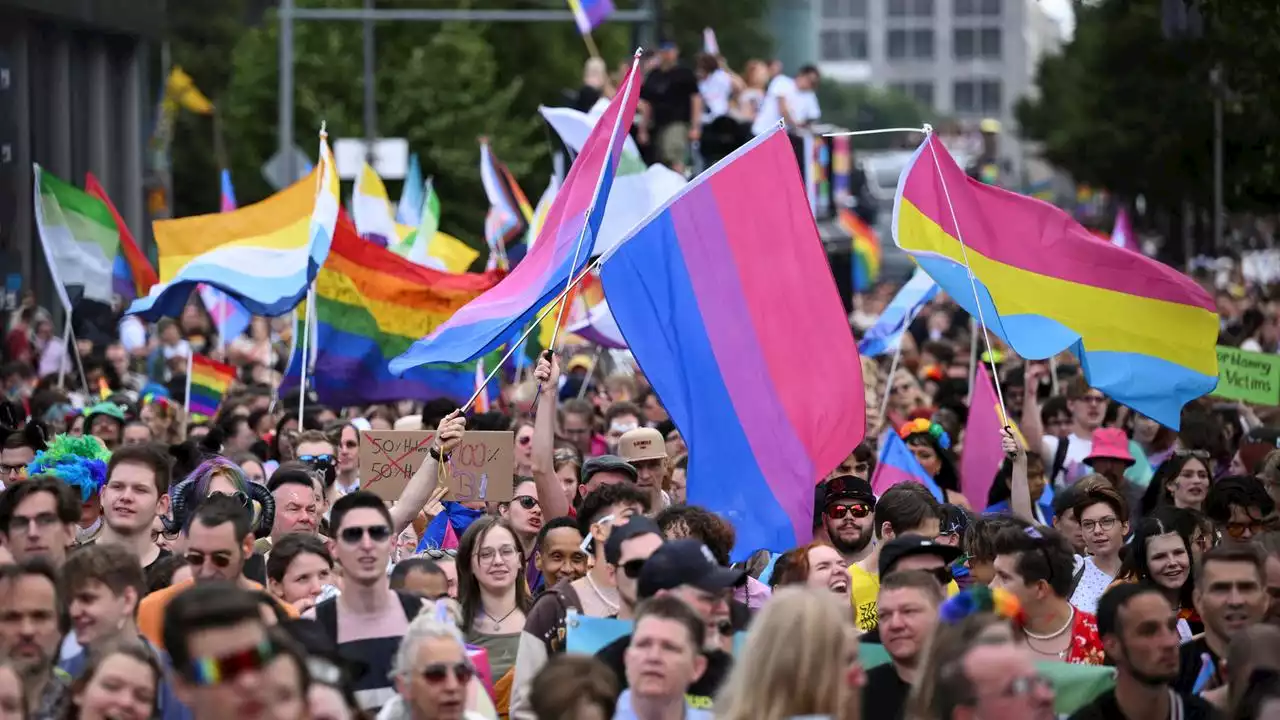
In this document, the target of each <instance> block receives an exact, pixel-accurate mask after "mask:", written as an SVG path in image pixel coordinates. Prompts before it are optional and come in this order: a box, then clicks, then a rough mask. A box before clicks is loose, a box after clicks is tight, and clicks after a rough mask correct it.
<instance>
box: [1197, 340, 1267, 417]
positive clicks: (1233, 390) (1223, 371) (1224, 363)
mask: <svg viewBox="0 0 1280 720" xmlns="http://www.w3.org/2000/svg"><path fill="white" fill-rule="evenodd" d="M1213 394H1214V395H1216V396H1218V397H1222V398H1229V399H1231V400H1243V401H1245V402H1247V403H1253V404H1255V405H1280V356H1277V355H1269V354H1266V353H1256V352H1249V351H1248V350H1241V349H1240V348H1233V347H1225V346H1222V345H1219V346H1218V387H1217V389H1215V390H1214V391H1213Z"/></svg>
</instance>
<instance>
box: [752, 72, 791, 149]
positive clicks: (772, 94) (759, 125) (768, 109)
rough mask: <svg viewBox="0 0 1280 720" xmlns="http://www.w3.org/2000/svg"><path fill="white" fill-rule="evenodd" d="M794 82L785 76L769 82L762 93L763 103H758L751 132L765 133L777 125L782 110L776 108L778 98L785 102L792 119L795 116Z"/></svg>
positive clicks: (756, 133) (755, 133)
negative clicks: (758, 110)
mask: <svg viewBox="0 0 1280 720" xmlns="http://www.w3.org/2000/svg"><path fill="white" fill-rule="evenodd" d="M796 92H798V91H797V90H796V81H795V80H792V79H791V78H789V77H787V76H786V75H778V76H777V77H775V78H774V79H772V80H770V81H769V87H768V89H766V90H765V93H764V102H762V103H760V112H758V113H756V120H755V122H753V123H751V132H752V134H754V135H759V134H760V133H762V132H765V131H767V130H768V129H769V128H771V127H773V126H774V125H777V124H778V121H779V120H781V119H782V110H781V108H779V107H778V98H783V99H784V100H786V101H787V108H788V109H790V110H791V112H792V113H793V114H792V117H793V118H794V117H795V115H794V113H795V106H794V104H793V101H794V99H795V95H796Z"/></svg>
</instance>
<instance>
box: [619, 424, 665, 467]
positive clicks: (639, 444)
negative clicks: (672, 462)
mask: <svg viewBox="0 0 1280 720" xmlns="http://www.w3.org/2000/svg"><path fill="white" fill-rule="evenodd" d="M618 454H619V455H621V456H622V458H623V459H624V460H627V461H628V462H630V461H633V460H662V459H664V458H666V457H667V441H666V438H664V437H663V436H662V433H660V432H658V431H657V430H654V429H653V428H636V429H635V430H628V431H627V432H624V433H622V437H620V438H618Z"/></svg>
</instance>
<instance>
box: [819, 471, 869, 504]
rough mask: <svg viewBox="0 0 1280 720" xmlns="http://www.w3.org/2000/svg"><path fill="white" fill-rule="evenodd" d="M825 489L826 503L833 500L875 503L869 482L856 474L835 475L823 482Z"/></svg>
mask: <svg viewBox="0 0 1280 720" xmlns="http://www.w3.org/2000/svg"><path fill="white" fill-rule="evenodd" d="M823 487H824V488H825V490H826V500H825V501H824V503H823V504H824V505H825V504H826V503H830V502H832V501H834V500H857V501H859V502H864V503H866V504H868V505H871V506H874V505H875V504H876V494H875V492H873V491H872V490H871V483H869V482H867V481H866V480H863V479H862V478H860V477H858V476H856V475H837V476H835V477H833V478H831V479H830V480H828V481H827V482H825V483H823Z"/></svg>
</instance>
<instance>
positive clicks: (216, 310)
mask: <svg viewBox="0 0 1280 720" xmlns="http://www.w3.org/2000/svg"><path fill="white" fill-rule="evenodd" d="M221 181H222V182H221V185H222V200H221V202H220V203H219V207H218V210H219V212H224V213H226V212H231V211H232V210H235V209H236V191H235V188H234V187H232V186H231V171H230V170H227V169H225V168H224V169H223V170H222V173H221ZM199 290H200V302H202V303H204V309H205V310H207V311H209V317H210V318H212V320H213V325H214V327H216V328H217V329H218V339H219V341H220V342H221V343H222V344H223V345H225V344H227V343H229V342H231V341H232V340H235V339H236V338H238V337H240V336H241V335H243V334H244V331H245V330H248V329H249V323H250V322H251V321H252V320H253V315H251V314H250V313H249V311H248V310H246V309H245V308H244V306H243V305H241V304H240V303H238V302H236V301H235V300H234V299H233V298H232V297H231V296H230V295H228V294H226V293H224V292H222V291H221V290H219V289H218V288H216V287H213V286H212V285H205V284H204V283H201V284H200V286H199Z"/></svg>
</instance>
